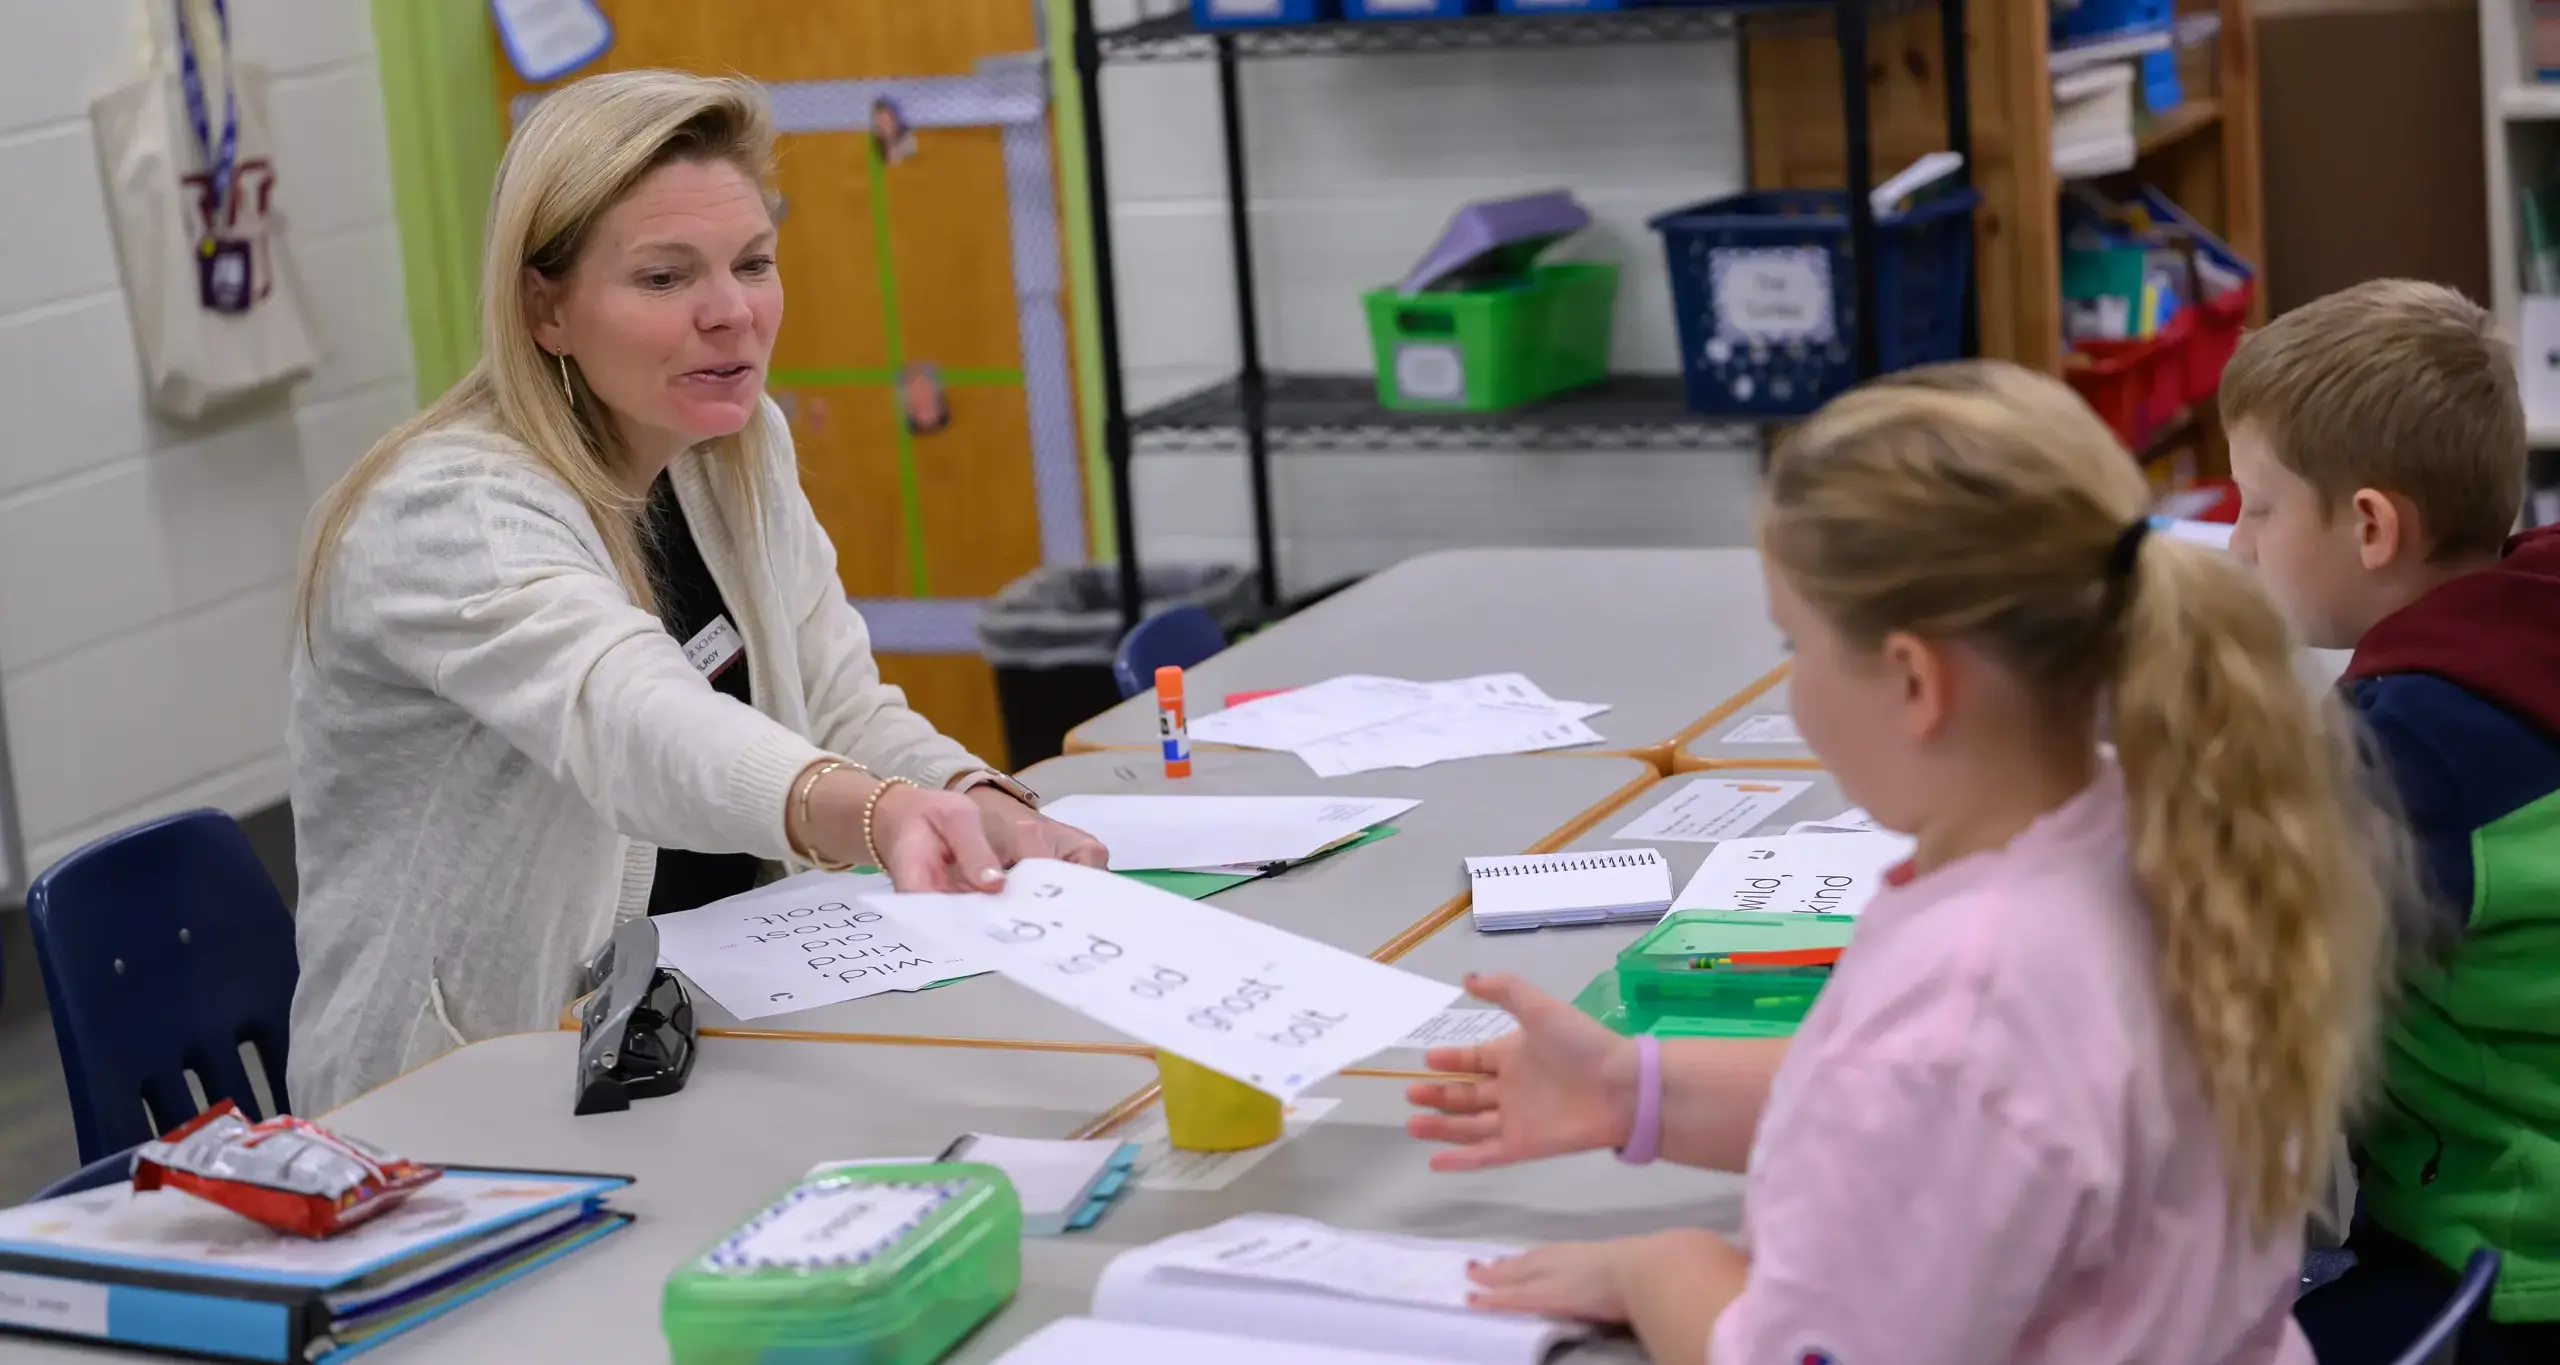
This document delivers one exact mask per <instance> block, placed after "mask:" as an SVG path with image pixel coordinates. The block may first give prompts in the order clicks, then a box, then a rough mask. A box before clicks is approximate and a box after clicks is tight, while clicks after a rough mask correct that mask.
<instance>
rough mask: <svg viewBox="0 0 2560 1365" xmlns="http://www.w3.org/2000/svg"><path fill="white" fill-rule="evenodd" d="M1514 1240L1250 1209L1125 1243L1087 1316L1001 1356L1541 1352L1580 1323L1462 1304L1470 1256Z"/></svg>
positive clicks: (1070, 1361)
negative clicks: (1428, 1234)
mask: <svg viewBox="0 0 2560 1365" xmlns="http://www.w3.org/2000/svg"><path fill="white" fill-rule="evenodd" d="M1515 1250H1517V1248H1514V1247H1505V1246H1493V1245H1487V1244H1483V1243H1475V1242H1453V1241H1441V1240H1436V1239H1430V1238H1420V1237H1396V1236H1390V1235H1387V1234H1384V1233H1373V1232H1354V1231H1350V1230H1347V1229H1342V1228H1335V1227H1330V1226H1327V1225H1326V1224H1323V1223H1317V1222H1312V1221H1310V1220H1307V1219H1303V1218H1287V1217H1281V1216H1279V1215H1275V1214H1260V1213H1251V1214H1244V1215H1242V1216H1239V1217H1236V1218H1230V1219H1228V1220H1227V1221H1226V1222H1223V1223H1220V1224H1218V1225H1217V1226H1215V1227H1209V1228H1203V1229H1201V1230H1200V1231H1198V1232H1191V1233H1185V1234H1183V1235H1181V1236H1178V1237H1170V1238H1167V1239H1165V1240H1164V1241H1161V1242H1157V1243H1154V1244H1152V1245H1150V1246H1143V1247H1139V1248H1136V1249H1135V1250H1132V1251H1127V1252H1123V1253H1121V1254H1120V1255H1119V1256H1117V1257H1115V1258H1113V1259H1112V1261H1111V1264H1110V1265H1109V1266H1107V1267H1105V1268H1104V1270H1103V1272H1102V1281H1101V1283H1100V1284H1098V1285H1096V1286H1095V1287H1094V1291H1093V1316H1092V1317H1091V1318H1070V1319H1067V1320H1065V1321H1062V1322H1057V1323H1052V1324H1050V1325H1049V1326H1048V1327H1047V1328H1044V1329H1043V1330H1041V1331H1040V1332H1039V1333H1038V1334H1036V1335H1034V1336H1032V1337H1031V1338H1030V1339H1028V1340H1026V1341H1024V1342H1023V1343H1022V1344H1021V1345H1019V1346H1016V1347H1015V1348H1013V1350H1011V1351H1010V1352H1007V1353H1006V1354H1005V1356H1004V1358H1003V1359H1004V1363H1005V1365H1100V1363H1101V1362H1105V1361H1159V1360H1164V1361H1170V1360H1185V1361H1210V1360H1214V1361H1216V1362H1218V1365H1262V1362H1266V1361H1267V1362H1272V1365H1278V1363H1279V1362H1282V1361H1289V1362H1306V1365H1538V1363H1539V1362H1540V1361H1543V1360H1545V1359H1546V1357H1547V1355H1548V1353H1549V1352H1551V1351H1553V1350H1554V1349H1555V1347H1556V1346H1558V1345H1559V1344H1561V1343H1563V1342H1565V1341H1569V1340H1571V1339H1573V1338H1575V1337H1577V1336H1580V1335H1582V1333H1583V1331H1584V1329H1583V1328H1582V1327H1580V1326H1579V1325H1577V1324H1574V1323H1567V1322H1559V1321H1556V1320H1554V1319H1550V1318H1535V1317H1523V1316H1519V1315H1516V1314H1510V1313H1488V1312H1483V1311H1481V1310H1477V1309H1472V1308H1469V1307H1467V1306H1466V1305H1467V1292H1468V1289H1469V1282H1468V1280H1467V1263H1468V1262H1469V1261H1475V1260H1486V1259H1490V1258H1493V1257H1498V1256H1504V1255H1509V1254H1510V1253H1512V1252H1513V1251H1515Z"/></svg>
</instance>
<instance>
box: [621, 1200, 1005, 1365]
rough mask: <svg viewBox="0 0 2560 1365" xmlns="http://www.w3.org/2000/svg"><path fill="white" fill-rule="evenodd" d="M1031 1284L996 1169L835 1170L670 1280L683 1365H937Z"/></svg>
mask: <svg viewBox="0 0 2560 1365" xmlns="http://www.w3.org/2000/svg"><path fill="white" fill-rule="evenodd" d="M1021 1283H1022V1199H1021V1196H1020V1195H1018V1194H1017V1193H1015V1191H1014V1188H1013V1182H1012V1181H1010V1180H1008V1179H1006V1178H1005V1174H1004V1172H1002V1171H1000V1170H998V1169H996V1168H995V1167H993V1166H981V1165H976V1164H973V1163H967V1162H948V1163H936V1164H931V1165H878V1166H866V1165H861V1164H847V1165H842V1166H829V1167H825V1168H823V1169H820V1170H818V1171H814V1172H811V1173H810V1174H809V1176H807V1177H806V1178H804V1179H803V1180H801V1181H800V1183H798V1184H796V1185H794V1186H792V1187H791V1188H790V1189H789V1190H787V1191H785V1192H784V1193H783V1194H782V1195H781V1197H779V1198H777V1199H775V1200H774V1201H773V1202H772V1203H770V1204H767V1205H766V1206H765V1207H764V1208H762V1209H760V1210H758V1211H757V1212H756V1214H755V1216H754V1217H752V1218H749V1219H748V1220H747V1221H745V1222H744V1223H741V1224H739V1225H738V1226H737V1227H736V1228H734V1229H732V1230H730V1231H729V1233H727V1234H726V1235H725V1236H723V1237H721V1238H720V1240H719V1241H717V1242H714V1243H712V1244H711V1245H710V1246H709V1247H708V1248H706V1249H705V1250H704V1251H703V1252H702V1253H701V1254H700V1255H698V1256H695V1257H693V1258H692V1259H691V1260H688V1261H686V1262H685V1263H684V1265H682V1266H681V1267H679V1268H678V1269H677V1270H676V1271H675V1273H674V1274H672V1275H669V1276H668V1277H667V1288H666V1295H665V1299H664V1304H663V1309H662V1314H661V1317H662V1322H663V1325H664V1327H665V1329H666V1335H667V1348H668V1351H669V1353H670V1354H671V1355H672V1356H673V1358H674V1361H675V1365H931V1362H933V1361H936V1360H939V1359H941V1358H942V1356H943V1355H944V1354H945V1353H947V1352H949V1351H950V1350H951V1348H952V1347H953V1346H955V1345H957V1344H959V1342H960V1339H961V1338H963V1337H965V1336H967V1335H968V1334H969V1333H970V1332H971V1331H973V1330H975V1329H976V1328H977V1326H978V1324H979V1323H981V1322H984V1321H986V1320H987V1319H988V1318H989V1317H991V1316H993V1315H994V1314H995V1312H996V1310H998V1309H1000V1308H1002V1307H1004V1305H1005V1304H1006V1303H1007V1302H1008V1301H1010V1300H1011V1299H1012V1298H1013V1293H1014V1290H1015V1289H1016V1288H1018V1287H1019V1286H1020V1285H1021Z"/></svg>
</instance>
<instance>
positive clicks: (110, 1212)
mask: <svg viewBox="0 0 2560 1365" xmlns="http://www.w3.org/2000/svg"><path fill="white" fill-rule="evenodd" d="M492 1181H495V1182H512V1183H514V1184H517V1185H522V1184H525V1183H529V1182H541V1183H544V1184H550V1185H557V1186H559V1188H558V1189H557V1190H556V1191H547V1190H546V1191H541V1192H538V1193H537V1194H535V1195H532V1196H529V1197H523V1196H520V1197H517V1198H515V1199H513V1200H511V1201H508V1202H507V1203H506V1204H505V1206H504V1208H503V1209H502V1210H501V1211H497V1212H492V1213H489V1214H487V1215H485V1216H474V1214H473V1213H472V1211H471V1210H470V1209H469V1208H468V1206H467V1205H464V1206H462V1207H461V1208H460V1209H459V1210H458V1211H457V1212H456V1213H455V1214H454V1215H453V1216H452V1219H451V1221H450V1222H449V1223H447V1224H442V1225H439V1226H437V1227H435V1228H434V1230H433V1232H432V1233H431V1234H430V1233H423V1232H422V1233H421V1235H418V1236H416V1237H414V1238H410V1239H407V1240H402V1241H399V1242H397V1243H396V1244H394V1243H386V1245H385V1246H384V1248H383V1249H382V1252H381V1254H379V1255H367V1256H366V1257H365V1258H364V1259H361V1260H358V1261H353V1262H350V1263H347V1264H341V1265H334V1266H331V1267H329V1268H328V1269H326V1270H295V1269H284V1268H276V1267H274V1266H272V1265H268V1266H260V1265H256V1264H222V1263H221V1262H220V1261H219V1260H218V1259H216V1258H211V1257H204V1256H198V1257H189V1256H186V1255H183V1254H169V1253H168V1252H167V1249H166V1248H162V1247H155V1246H153V1245H151V1244H150V1243H149V1242H147V1241H135V1242H132V1243H130V1244H129V1248H130V1249H128V1248H127V1246H122V1245H120V1246H117V1247H116V1249H112V1250H110V1249H108V1248H107V1247H106V1246H104V1245H101V1239H100V1238H99V1237H97V1236H95V1235H81V1234H68V1233H65V1232H64V1231H63V1229H65V1228H69V1227H72V1226H75V1225H77V1224H79V1223H84V1222H85V1223H88V1224H92V1225H96V1224H100V1223H102V1222H104V1221H105V1220H107V1219H111V1218H113V1217H114V1216H115V1214H116V1212H117V1210H118V1205H119V1202H120V1201H121V1204H122V1207H123V1208H125V1209H138V1208H139V1207H140V1206H139V1204H138V1203H136V1202H134V1201H139V1200H143V1199H151V1200H167V1201H171V1203H170V1204H169V1205H167V1206H161V1207H165V1208H167V1209H169V1210H172V1211H175V1210H185V1209H189V1208H190V1207H192V1209H194V1210H200V1211H201V1215H202V1216H203V1217H205V1218H210V1219H213V1220H215V1221H216V1222H220V1221H221V1220H223V1219H225V1218H227V1217H228V1215H224V1214H222V1213H221V1212H220V1211H219V1210H216V1209H215V1208H214V1206H213V1205H211V1204H206V1203H203V1202H202V1201H196V1200H195V1197H194V1196H192V1195H189V1194H185V1193H183V1192H181V1191H177V1190H160V1191H154V1192H153V1193H151V1194H147V1195H136V1194H134V1193H133V1192H132V1191H131V1190H130V1189H129V1187H125V1186H111V1187H108V1188H106V1189H103V1190H91V1191H85V1192H83V1193H80V1194H71V1195H64V1196H62V1197H61V1198H59V1199H52V1200H46V1201H44V1202H43V1203H40V1204H29V1205H23V1206H20V1207H18V1208H14V1209H7V1210H0V1333H14V1334H19V1335H26V1336H38V1337H51V1338H57V1339H63V1340H73V1341H93V1342H107V1343H112V1344H114V1345H117V1346H124V1347H133V1348H139V1349H142V1350H148V1351H158V1352H164V1353H167V1354H172V1355H180V1356H188V1357H193V1358H196V1359H204V1360H238V1361H261V1362H275V1363H276V1365H289V1363H291V1362H314V1361H323V1360H328V1361H336V1360H346V1359H349V1358H352V1357H354V1356H356V1355H359V1354H361V1353H363V1352H365V1351H368V1350H371V1349H372V1348H373V1347H375V1346H379V1345H381V1344H382V1343H383V1342H386V1341H390V1340H392V1339H394V1338H396V1337H398V1336H400V1335H401V1334H402V1333H405V1332H407V1331H409V1330H410V1329H412V1328H415V1327H417V1326H418V1325H420V1324H421V1323H426V1322H431V1321H433V1320H434V1319H436V1318H438V1317H441V1316H443V1315H444V1314H446V1313H449V1312H451V1311H453V1310H454V1309H456V1308H459V1307H461V1306H462V1305H464V1304H466V1303H469V1302H471V1301H472V1300H474V1299H477V1298H479V1297H481V1296H482V1295H484V1294H487V1293H489V1292H490V1291H491V1290H494V1289H496V1288H498V1287H499V1286H500V1285H503V1284H506V1283H509V1282H510V1281H513V1280H515V1279H518V1278H520V1277H522V1276H524V1275H526V1274H529V1273H531V1272H533V1271H535V1270H538V1269H540V1268H541V1267H543V1266H545V1265H548V1264H550V1263H551V1262H553V1261H556V1260H558V1259H560V1258H561V1257H563V1256H567V1255H569V1254H570V1253H572V1252H574V1251H577V1250H579V1249H581V1248H583V1247H587V1246H592V1245H594V1244H595V1243H596V1242H598V1241H601V1240H602V1239H604V1238H605V1237H608V1236H611V1235H612V1234H614V1233H616V1232H619V1231H621V1230H622V1229H623V1228H624V1227H626V1226H629V1224H630V1222H631V1215H629V1214H626V1213H621V1212H618V1211H616V1210H614V1209H612V1208H610V1207H608V1206H607V1205H606V1204H605V1202H604V1201H605V1197H606V1196H607V1195H610V1194H611V1193H613V1192H614V1191H616V1190H619V1189H622V1188H624V1187H625V1186H628V1185H629V1184H631V1178H630V1177H628V1176H618V1175H595V1174H589V1173H577V1172H556V1171H509V1170H487V1169H461V1168H455V1169H450V1170H448V1171H446V1173H445V1178H444V1179H442V1180H439V1181H437V1182H436V1183H435V1184H432V1185H429V1186H427V1187H425V1188H424V1189H422V1190H420V1191H419V1192H418V1193H417V1194H416V1195H413V1196H411V1204H412V1205H415V1204H416V1203H417V1201H419V1200H425V1199H431V1198H435V1197H437V1192H438V1191H439V1189H440V1188H441V1189H442V1190H443V1191H444V1195H445V1197H447V1198H448V1199H450V1198H451V1196H452V1195H453V1194H454V1193H456V1192H458V1191H464V1190H472V1189H478V1190H487V1191H489V1192H490V1193H491V1194H493V1195H494V1194H496V1193H497V1191H496V1190H495V1189H494V1188H492V1187H491V1186H489V1184H488V1182H492ZM188 1201H193V1203H192V1205H190V1204H189V1202H188ZM401 1213H402V1210H397V1209H395V1210H393V1211H392V1212H391V1213H389V1214H385V1215H383V1217H382V1219H381V1220H377V1221H382V1222H385V1223H386V1224H388V1221H389V1220H391V1219H394V1218H398V1217H400V1216H401ZM243 1221H244V1223H245V1220H243ZM421 1221H427V1220H424V1219H422V1220H421ZM363 1226H366V1227H369V1226H372V1225H371V1224H367V1225H363ZM358 1230H359V1231H362V1228H361V1227H360V1228H359V1229H358ZM259 1235H261V1236H263V1235H264V1234H263V1233H261V1234H259ZM351 1235H352V1234H351ZM277 1238H278V1240H279V1241H280V1242H286V1243H289V1242H293V1241H296V1240H298V1239H292V1238H286V1237H283V1236H282V1235H281V1234H277ZM66 1239H67V1240H66Z"/></svg>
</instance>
